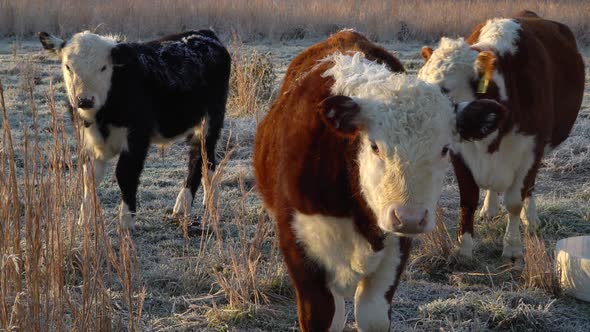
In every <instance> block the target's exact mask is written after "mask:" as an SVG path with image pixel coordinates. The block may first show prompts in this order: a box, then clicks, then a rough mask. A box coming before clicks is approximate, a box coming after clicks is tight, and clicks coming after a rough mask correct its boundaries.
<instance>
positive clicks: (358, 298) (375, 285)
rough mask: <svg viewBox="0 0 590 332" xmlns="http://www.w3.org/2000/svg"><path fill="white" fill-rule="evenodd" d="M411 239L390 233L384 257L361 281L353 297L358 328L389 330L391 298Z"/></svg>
mask: <svg viewBox="0 0 590 332" xmlns="http://www.w3.org/2000/svg"><path fill="white" fill-rule="evenodd" d="M411 241H412V239H411V238H399V237H397V236H390V237H389V238H388V239H387V243H386V247H385V249H384V251H385V252H384V253H383V257H384V260H383V261H382V262H381V264H380V265H379V267H378V268H377V270H376V271H375V272H373V273H372V274H371V275H369V276H367V277H365V278H364V279H363V280H361V281H360V282H359V284H358V286H357V288H356V293H355V296H354V302H355V306H354V312H355V319H356V324H357V327H358V330H359V331H361V332H362V331H389V327H390V325H391V322H390V319H391V300H392V299H393V294H394V293H395V289H396V288H397V285H398V283H399V279H400V276H401V273H402V271H403V269H404V267H405V264H406V262H407V259H408V256H409V254H410V246H411V243H412V242H411Z"/></svg>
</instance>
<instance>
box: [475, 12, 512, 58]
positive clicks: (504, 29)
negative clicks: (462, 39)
mask: <svg viewBox="0 0 590 332" xmlns="http://www.w3.org/2000/svg"><path fill="white" fill-rule="evenodd" d="M520 29H521V27H520V24H518V23H517V22H516V21H514V20H512V19H507V18H493V19H490V20H487V22H486V24H485V25H484V26H483V27H482V28H481V30H480V32H479V37H478V39H477V43H476V44H474V45H473V47H476V48H479V49H481V50H494V51H495V52H497V53H498V54H499V55H504V54H511V55H514V54H516V52H517V51H518V47H517V43H518V39H519V31H520Z"/></svg>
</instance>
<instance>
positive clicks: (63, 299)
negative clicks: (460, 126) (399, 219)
mask: <svg viewBox="0 0 590 332" xmlns="http://www.w3.org/2000/svg"><path fill="white" fill-rule="evenodd" d="M228 39H229V40H224V43H225V44H226V45H228V46H229V48H230V51H232V53H233V54H234V57H237V59H234V63H236V62H237V63H241V64H243V66H236V67H235V68H234V73H233V75H234V78H232V80H234V81H233V83H232V84H236V86H237V85H239V84H243V86H242V88H238V89H235V90H232V95H231V96H230V100H232V101H231V102H230V107H229V109H228V114H229V115H230V116H228V118H227V120H226V124H225V129H224V133H223V137H222V138H221V139H220V141H219V145H218V151H217V153H218V160H220V166H219V168H218V170H217V174H216V175H215V177H214V178H213V179H212V181H211V183H209V184H207V185H208V186H210V187H211V189H214V191H216V193H217V200H216V202H217V203H216V204H215V205H210V206H211V208H210V209H207V210H205V209H203V207H202V205H201V201H202V199H203V197H202V195H203V194H202V190H199V191H198V192H197V197H196V198H195V203H194V204H195V206H194V209H193V211H194V212H193V214H191V215H190V216H187V217H186V218H180V219H174V218H171V217H170V214H171V212H172V207H173V205H174V201H175V198H176V194H177V193H178V191H179V190H180V188H181V186H182V183H183V180H184V178H185V176H186V171H187V154H188V147H187V146H186V145H185V144H184V143H183V142H178V143H176V144H172V145H170V146H168V147H166V148H164V149H163V150H160V149H157V148H156V147H153V148H152V149H151V150H150V153H149V156H148V159H147V161H146V165H145V169H144V172H143V173H142V177H141V182H142V183H141V185H140V187H139V194H138V201H139V203H140V206H139V208H138V216H137V217H138V223H137V230H136V231H135V232H134V233H133V234H131V236H129V237H126V236H125V235H124V234H123V233H119V230H118V228H117V216H116V211H117V210H116V209H117V205H118V203H119V195H120V192H119V189H118V186H117V184H116V181H115V180H114V176H113V173H114V169H113V168H114V167H113V165H114V161H113V162H111V167H110V168H109V169H108V171H107V175H106V177H105V180H104V181H103V183H102V184H101V185H100V186H99V187H98V188H97V190H96V193H97V197H96V198H97V202H99V203H97V205H96V212H97V215H96V221H93V222H92V225H91V227H84V228H81V227H78V226H77V224H76V222H75V221H76V219H77V214H78V212H79V204H80V200H81V198H82V194H81V191H82V182H81V181H82V180H81V177H80V176H81V174H80V171H79V168H78V162H77V161H78V160H79V158H80V157H79V153H80V151H79V147H78V139H77V138H76V134H75V133H76V131H75V130H74V129H73V127H74V124H73V123H72V122H71V121H70V118H69V116H68V114H67V105H66V102H67V101H66V95H65V87H64V84H63V82H62V78H61V73H60V71H59V65H58V64H57V63H56V62H54V61H52V60H50V59H48V58H47V57H46V56H45V55H44V54H43V53H42V52H40V49H41V47H40V45H38V42H37V41H35V40H32V39H23V40H18V41H16V42H15V40H14V39H12V38H5V39H0V81H1V82H2V84H3V88H4V101H5V105H6V106H5V107H2V109H3V110H6V115H5V118H4V119H2V120H1V121H2V126H3V128H4V129H3V131H4V133H3V136H2V138H1V139H2V140H1V141H0V219H1V220H2V221H3V223H2V227H3V228H1V230H2V232H3V233H2V234H0V235H1V236H0V239H1V241H2V242H1V243H0V250H2V252H1V253H2V270H1V272H0V291H2V292H3V293H2V294H0V295H2V296H3V299H4V303H3V304H4V306H3V307H2V308H0V324H1V325H0V329H10V328H12V327H16V326H19V327H21V329H23V330H24V329H26V330H29V329H35V328H36V327H39V329H40V330H46V329H50V328H53V329H56V330H60V329H61V330H68V329H76V330H84V329H91V328H95V329H99V328H100V329H103V330H108V329H111V330H156V331H178V330H210V331H237V330H240V331H241V330H248V331H286V330H296V329H297V323H296V320H297V318H296V307H295V300H294V293H293V290H292V288H291V286H290V281H289V278H288V276H287V272H286V270H285V267H284V265H283V263H282V257H281V255H280V253H279V250H278V248H277V243H276V236H275V233H274V227H273V225H272V222H271V220H270V219H269V218H268V216H267V215H266V213H265V212H264V211H263V210H262V209H261V206H260V200H259V198H258V197H257V195H256V192H255V188H254V176H253V170H252V166H251V158H252V148H253V145H254V137H255V128H256V123H257V119H258V118H261V117H262V116H263V115H264V113H265V111H266V108H267V107H268V95H266V96H265V97H264V98H258V97H257V96H256V94H257V93H262V92H265V93H268V94H270V95H271V94H272V93H274V92H273V91H274V90H276V89H277V87H278V84H279V83H280V79H281V78H282V76H283V75H284V73H285V70H286V66H287V65H288V63H289V61H290V60H291V59H292V58H293V57H294V56H295V55H296V54H297V53H299V52H300V51H302V50H303V49H304V48H306V47H307V46H309V45H310V44H311V43H313V42H314V41H316V40H310V39H303V40H294V41H290V42H288V43H286V42H280V43H276V42H270V41H264V42H257V43H255V44H252V43H249V42H246V43H241V42H233V41H232V40H231V38H228ZM385 46H386V48H388V49H389V50H392V51H395V52H396V55H397V56H398V57H399V58H400V59H401V60H402V62H403V63H404V65H405V66H406V68H408V69H409V71H410V73H414V72H415V71H416V70H417V69H418V68H419V67H420V66H421V63H422V62H421V58H420V55H419V50H420V47H421V46H422V43H418V42H411V41H410V42H403V43H400V42H393V43H390V44H385ZM237 48H239V49H237ZM584 55H585V59H586V61H588V60H589V55H590V53H588V52H585V53H584ZM261 58H262V59H264V60H256V59H261ZM253 59H254V60H253ZM265 61H269V62H270V64H269V63H268V62H265ZM261 63H263V65H260V64H261ZM257 64H258V65H257ZM252 67H257V68H259V69H258V70H254V72H258V73H260V72H261V70H260V68H262V71H265V70H269V68H271V69H270V70H272V72H273V73H272V75H270V74H265V75H268V76H265V77H275V76H274V75H276V78H274V82H272V84H271V85H270V88H269V87H268V85H266V86H265V87H264V88H262V89H261V90H258V92H257V90H256V89H254V88H252V87H253V86H257V85H254V84H258V83H259V82H258V80H254V81H253V82H252V81H250V82H249V81H248V79H249V78H251V77H252V76H251V74H248V73H249V72H248V70H251V69H248V68H252ZM240 75H241V78H242V79H243V81H242V82H241V83H238V81H239V80H240V79H238V78H237V77H240ZM51 81H52V82H53V85H52V87H51V88H50V82H51ZM587 81H590V74H587ZM249 84H250V85H249ZM267 89H268V91H267ZM263 95H264V94H263ZM48 97H49V98H48ZM256 98H258V99H256ZM246 100H257V101H256V102H255V103H253V104H250V106H247V107H244V108H243V109H240V108H239V107H240V106H243V105H245V104H246ZM232 103H233V104H232ZM8 131H9V132H10V135H11V136H10V137H11V138H12V144H9V142H8ZM56 142H58V144H56ZM25 143H26V144H25ZM10 145H12V147H13V150H14V152H11V151H10V148H9V146H10ZM25 147H27V152H26V153H25V151H24V149H25ZM27 179H29V180H27ZM32 180H34V181H32ZM15 188H16V190H15ZM209 192H211V190H209ZM535 193H536V197H537V202H538V204H537V206H538V212H539V216H540V218H541V220H542V221H543V222H544V225H543V226H542V227H541V228H540V229H539V231H538V233H537V235H536V237H534V236H533V237H531V239H530V241H532V242H533V244H532V245H529V248H530V249H529V250H528V251H527V255H530V256H529V257H528V258H525V266H524V267H523V266H515V265H512V264H506V263H505V262H503V261H502V260H501V258H500V255H501V251H502V235H503V232H504V227H505V223H506V215H505V214H503V215H501V216H499V217H497V218H495V219H493V220H488V221H479V220H478V221H476V240H477V244H476V250H475V256H474V259H473V260H470V261H465V260H462V259H461V258H460V257H458V256H457V255H456V254H455V248H454V247H455V245H456V242H457V241H456V232H457V222H456V220H457V212H458V211H457V208H458V190H457V184H456V182H455V180H454V177H453V176H452V174H451V172H449V174H448V176H447V180H446V184H445V186H444V188H443V195H442V198H441V201H440V205H441V209H440V210H439V216H438V225H437V228H436V230H435V232H434V233H432V234H429V235H427V236H423V237H421V238H420V239H419V240H417V241H416V242H415V249H414V250H413V254H412V257H411V260H410V263H409V268H408V270H407V271H406V273H405V274H404V277H403V278H404V280H403V281H402V283H401V284H400V287H399V289H398V291H397V292H396V295H395V297H394V304H393V310H392V319H393V323H392V329H393V330H396V331H432V330H440V329H441V328H442V329H444V330H462V331H464V330H504V329H507V330H551V331H572V330H580V331H581V330H589V329H590V305H589V304H586V303H583V302H580V301H577V300H574V299H572V298H570V297H567V296H565V295H562V294H558V293H557V292H556V291H554V290H553V289H552V288H551V287H547V285H553V284H552V283H551V279H550V277H547V276H546V273H547V271H548V270H549V269H551V267H552V266H551V264H552V261H551V259H552V251H553V249H554V246H555V242H556V241H557V240H558V239H560V238H562V237H566V236H574V235H580V234H589V233H590V207H589V204H588V201H589V200H590V87H588V86H587V88H586V94H585V99H584V106H583V109H582V110H581V114H580V116H579V118H578V120H577V122H576V125H575V127H574V130H573V131H572V135H571V137H570V138H569V139H568V140H567V141H566V142H564V143H563V144H562V146H560V147H559V148H558V149H557V150H556V151H554V152H553V153H552V154H551V155H550V156H549V157H548V158H546V160H545V163H544V167H543V169H542V170H541V174H540V176H539V178H538V181H537V186H536V191H535ZM15 195H16V198H15ZM482 197H483V196H482ZM527 241H528V240H527ZM527 259H528V261H526V260H527ZM33 263H37V264H33ZM33 308H35V309H34V310H35V311H32V310H33ZM346 310H347V312H348V313H349V315H348V319H349V323H348V326H347V330H352V329H353V328H354V326H353V323H352V320H353V317H352V316H353V315H352V306H351V305H350V303H349V304H348V305H347V308H346ZM34 318H35V319H34ZM37 318H39V319H37ZM60 324H61V325H60ZM82 324H86V325H82ZM130 324H133V325H132V326H130Z"/></svg>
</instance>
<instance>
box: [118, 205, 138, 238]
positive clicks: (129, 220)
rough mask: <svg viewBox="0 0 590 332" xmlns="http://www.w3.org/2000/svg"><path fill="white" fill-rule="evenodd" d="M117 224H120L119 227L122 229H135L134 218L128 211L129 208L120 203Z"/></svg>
mask: <svg viewBox="0 0 590 332" xmlns="http://www.w3.org/2000/svg"><path fill="white" fill-rule="evenodd" d="M119 222H120V223H121V227H122V228H123V229H126V230H129V231H132V230H134V229H135V218H134V217H133V215H132V214H131V211H129V207H128V206H127V204H125V203H121V207H120V208H119Z"/></svg>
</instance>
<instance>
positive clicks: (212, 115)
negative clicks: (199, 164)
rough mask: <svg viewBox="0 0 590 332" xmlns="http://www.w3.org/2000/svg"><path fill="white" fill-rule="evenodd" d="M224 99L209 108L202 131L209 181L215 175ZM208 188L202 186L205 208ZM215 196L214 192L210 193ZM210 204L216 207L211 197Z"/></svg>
mask: <svg viewBox="0 0 590 332" xmlns="http://www.w3.org/2000/svg"><path fill="white" fill-rule="evenodd" d="M225 101H226V100H225V98H222V101H221V102H219V103H218V104H216V105H215V106H212V107H211V111H210V112H209V115H208V116H207V121H206V122H205V123H206V128H204V131H205V132H206V136H205V147H206V149H207V159H208V161H209V164H208V165H207V176H208V177H209V181H210V180H211V178H212V177H213V174H214V173H215V167H217V156H216V153H215V152H216V147H217V141H218V140H219V136H221V129H222V128H223V120H224V118H225ZM209 189H210V188H207V186H205V185H203V206H207V204H206V203H207V200H208V199H209V198H208V195H209V193H208V191H207V190H209ZM212 194H213V195H215V192H213V193H212ZM212 202H213V204H214V205H216V197H215V196H213V197H212Z"/></svg>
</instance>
